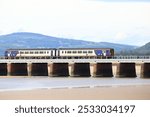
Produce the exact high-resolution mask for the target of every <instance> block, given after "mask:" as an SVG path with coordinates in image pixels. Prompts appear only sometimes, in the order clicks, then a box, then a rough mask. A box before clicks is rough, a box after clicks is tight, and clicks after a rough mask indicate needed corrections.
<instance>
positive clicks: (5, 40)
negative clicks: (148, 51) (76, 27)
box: [0, 32, 136, 56]
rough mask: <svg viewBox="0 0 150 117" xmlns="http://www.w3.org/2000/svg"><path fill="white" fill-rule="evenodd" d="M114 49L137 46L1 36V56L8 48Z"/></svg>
mask: <svg viewBox="0 0 150 117" xmlns="http://www.w3.org/2000/svg"><path fill="white" fill-rule="evenodd" d="M63 47H65V48H70V47H71V48H78V47H80V48H89V47H90V48H114V49H115V51H116V52H120V51H123V50H132V49H134V48H136V46H131V45H123V44H115V43H108V42H91V41H83V40H75V39H65V38H57V37H52V36H46V35H42V34H37V33H28V32H19V33H12V34H8V35H1V36H0V55H1V56H2V55H3V53H4V51H5V50H6V49H8V48H63Z"/></svg>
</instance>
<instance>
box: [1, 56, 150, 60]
mask: <svg viewBox="0 0 150 117" xmlns="http://www.w3.org/2000/svg"><path fill="white" fill-rule="evenodd" d="M0 59H150V56H113V57H53V58H52V57H36V58H35V57H21V58H20V57H13V58H5V57H4V56H0Z"/></svg>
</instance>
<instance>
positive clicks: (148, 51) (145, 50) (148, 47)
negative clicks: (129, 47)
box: [134, 42, 150, 55]
mask: <svg viewBox="0 0 150 117" xmlns="http://www.w3.org/2000/svg"><path fill="white" fill-rule="evenodd" d="M134 52H135V53H136V54H139V55H150V42H149V43H147V44H145V45H144V46H142V47H139V48H137V49H135V50H134Z"/></svg>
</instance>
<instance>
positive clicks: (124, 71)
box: [0, 57, 150, 78]
mask: <svg viewBox="0 0 150 117" xmlns="http://www.w3.org/2000/svg"><path fill="white" fill-rule="evenodd" d="M0 76H50V77H68V76H71V77H91V76H92V77H97V78H100V77H118V78H123V77H132V78H135V77H137V76H138V77H141V78H150V57H149V58H138V59H137V58H132V59H129V58H115V59H0Z"/></svg>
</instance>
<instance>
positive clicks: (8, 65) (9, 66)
mask: <svg viewBox="0 0 150 117" xmlns="http://www.w3.org/2000/svg"><path fill="white" fill-rule="evenodd" d="M11 69H12V68H11V63H7V76H11Z"/></svg>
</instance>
